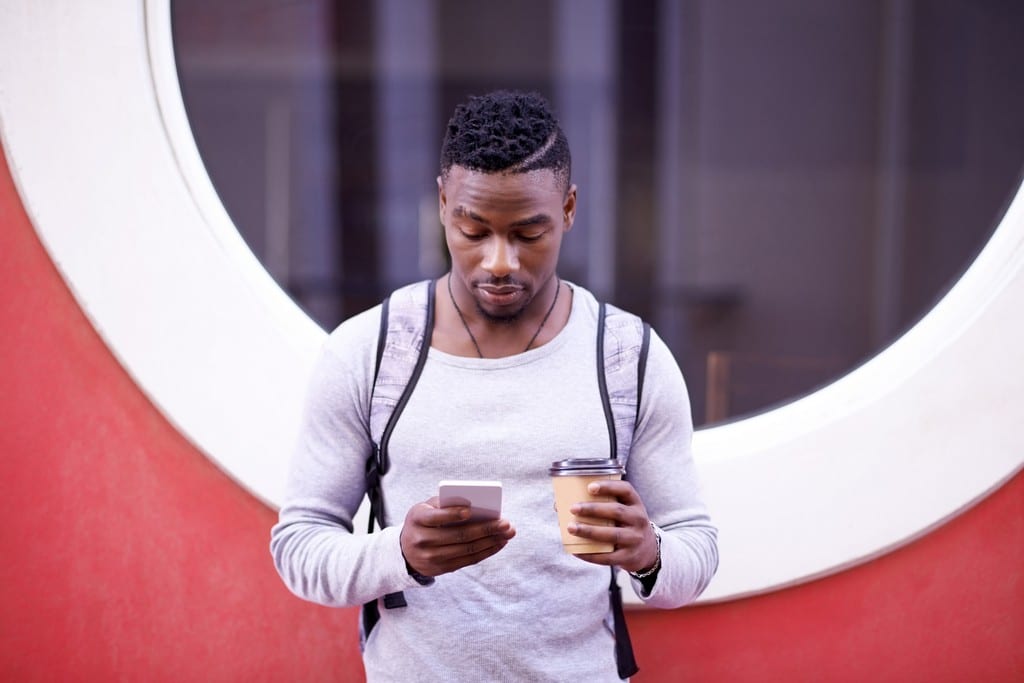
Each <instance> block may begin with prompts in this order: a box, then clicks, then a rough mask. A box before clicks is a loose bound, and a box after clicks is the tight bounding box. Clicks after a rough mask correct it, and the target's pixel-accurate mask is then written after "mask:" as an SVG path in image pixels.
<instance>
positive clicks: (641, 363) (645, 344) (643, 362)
mask: <svg viewBox="0 0 1024 683" xmlns="http://www.w3.org/2000/svg"><path fill="white" fill-rule="evenodd" d="M650 350H651V325H650V323H648V322H644V329H643V338H642V340H641V341H640V357H639V358H637V361H636V417H634V418H633V425H634V427H635V426H636V424H637V423H638V422H640V399H642V398H643V396H644V375H645V374H646V373H647V352H648V351H650Z"/></svg>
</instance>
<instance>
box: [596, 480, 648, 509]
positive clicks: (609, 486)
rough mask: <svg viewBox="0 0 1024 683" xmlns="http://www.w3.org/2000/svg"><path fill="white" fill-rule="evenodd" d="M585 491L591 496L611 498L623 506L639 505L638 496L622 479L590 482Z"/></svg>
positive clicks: (631, 486) (630, 485)
mask: <svg viewBox="0 0 1024 683" xmlns="http://www.w3.org/2000/svg"><path fill="white" fill-rule="evenodd" d="M587 491H588V492H589V493H590V495H592V496H613V497H614V498H616V499H617V500H618V501H619V502H620V503H623V504H625V505H636V504H639V503H640V495H639V494H638V493H637V492H636V489H634V488H633V485H632V484H630V483H629V482H628V481H625V480H624V479H602V480H600V481H592V482H590V484H588V485H587Z"/></svg>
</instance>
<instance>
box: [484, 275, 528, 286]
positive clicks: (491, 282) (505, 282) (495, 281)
mask: <svg viewBox="0 0 1024 683" xmlns="http://www.w3.org/2000/svg"><path fill="white" fill-rule="evenodd" d="M473 284H475V285H487V286H489V287H521V288H524V289H525V288H526V285H525V284H524V283H522V282H520V281H519V280H517V279H515V278H514V277H490V278H487V279H486V280H476V281H475V282H474V283H473Z"/></svg>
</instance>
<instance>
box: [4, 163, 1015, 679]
mask: <svg viewBox="0 0 1024 683" xmlns="http://www.w3.org/2000/svg"><path fill="white" fill-rule="evenodd" d="M0 288H2V292H3V295H2V298H0V482H2V484H0V486H2V490H0V494H2V495H0V519H2V520H3V523H2V525H0V680H5V681H7V680H10V681H24V680H81V681H93V680H95V681H107V680H146V681H161V680H167V681H185V680H203V681H238V680H247V681H248V680H254V681H255V680H262V681H295V680H305V681H319V680H338V681H347V680H361V679H362V667H361V664H360V662H359V655H358V649H357V646H356V619H355V617H356V612H355V610H330V609H326V608H321V607H318V606H315V605H311V604H308V603H305V602H302V601H300V600H298V599H297V598H294V597H292V596H291V595H290V594H289V593H288V592H287V591H286V590H285V589H284V587H283V586H282V584H281V583H280V581H279V580H278V578H277V575H276V574H275V573H274V570H273V567H272V565H271V562H270V556H269V553H268V551H267V542H268V533H269V528H270V526H271V524H272V523H273V520H274V513H273V512H272V511H271V510H269V509H267V508H266V507H265V506H264V505H262V504H260V503H259V502H257V501H256V500H255V499H253V498H252V497H251V496H249V495H248V494H247V493H245V492H244V491H242V490H241V489H240V488H238V487H237V486H236V485H235V483H234V482H233V481H232V480H231V479H230V478H228V477H227V476H225V475H224V474H223V473H222V472H220V471H219V470H218V469H217V468H216V467H215V466H213V465H212V464H211V463H210V461H208V460H207V459H206V458H205V457H204V456H203V455H202V454H201V453H199V452H198V451H197V450H196V449H195V448H193V447H192V446H191V445H190V444H189V443H188V442H187V441H186V440H185V439H184V438H182V436H181V435H180V434H178V433H177V432H176V431H175V430H174V429H173V428H172V427H171V426H170V425H169V424H168V423H167V422H166V421H165V420H164V419H163V418H162V417H161V416H160V415H159V413H158V412H157V411H156V409H155V408H154V407H153V406H152V404H150V403H149V402H148V400H147V399H146V398H145V397H144V396H143V395H142V393H141V392H140V391H139V389H138V387H136V386H135V384H134V383H133V382H132V380H131V378H130V377H128V376H127V375H126V374H125V372H124V371H123V370H122V369H121V367H120V366H119V365H118V364H117V362H116V361H115V359H114V358H113V357H112V356H111V354H110V353H109V351H108V350H107V349H106V347H105V346H104V345H103V343H102V341H101V340H100V339H99V337H98V336H97V335H96V333H95V332H94V331H93V329H92V327H91V326H90V324H89V322H88V321H87V320H86V319H85V317H84V316H83V314H82V312H81V310H80V309H79V308H78V306H77V305H76V304H75V302H74V300H73V298H72V297H71V294H70V293H69V292H68V290H67V288H66V287H65V285H64V283H63V281H62V280H61V279H60V277H59V275H58V273H57V272H56V270H55V269H54V266H53V264H52V263H51V262H50V260H49V258H48V257H47V255H46V252H45V251H44V249H43V247H42V246H41V244H40V243H39V241H38V239H37V237H36V235H35V233H34V231H33V230H32V228H31V225H30V224H29V221H28V219H27V217H26V216H25V213H24V210H23V208H22V205H21V203H20V200H19V198H18V196H17V193H16V192H15V190H14V187H13V184H12V182H11V179H10V175H9V172H8V170H7V166H6V164H5V163H0ZM1022 567H1024V474H1018V475H1017V476H1016V477H1015V478H1014V479H1013V480H1012V481H1011V482H1010V483H1008V484H1006V485H1004V486H1003V487H1002V488H1001V489H1000V490H999V491H997V492H996V493H995V494H994V495H992V496H990V497H989V498H987V499H986V500H985V501H983V502H982V503H980V504H979V505H978V506H976V507H975V508H973V509H972V510H970V511H969V512H967V513H966V514H964V515H961V516H960V517H958V518H957V519H955V520H954V521H952V522H951V523H949V524H946V525H945V526H943V527H942V528H940V529H938V530H937V531H935V532H933V533H931V534H929V535H927V536H926V537H924V538H923V539H921V540H919V541H917V542H915V543H913V544H911V545H909V546H907V547H905V548H902V549H900V550H898V551H896V552H893V553H890V554H888V555H886V556H884V557H882V558H880V559H877V560H875V561H873V562H870V563H868V564H865V565H863V566H860V567H857V568H855V569H852V570H849V571H846V572H843V573H841V574H838V575H836V576H832V577H829V578H826V579H822V580H820V581H816V582H813V583H810V584H806V585H803V586H799V587H796V588H792V589H788V590H784V591H778V592H775V593H772V594H769V595H765V596H761V597H757V598H751V599H746V600H739V601H733V602H728V603H723V604H719V605H709V606H706V607H696V608H690V609H684V610H679V611H674V612H657V611H652V612H631V613H630V622H631V625H632V631H633V637H634V642H635V645H636V648H637V650H638V658H639V661H640V664H641V669H642V671H641V673H640V675H638V676H637V677H636V678H637V680H643V681H677V680H688V681H799V680H807V681H867V680H870V681H886V680H892V681H908V680H929V681H963V680H976V681H1015V680H1017V681H1019V680H1024V647H1022V646H1021V643H1024V578H1022V577H1024V571H1022ZM453 637H454V638H455V639H456V641H457V634H453Z"/></svg>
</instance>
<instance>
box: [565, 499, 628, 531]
mask: <svg viewBox="0 0 1024 683" xmlns="http://www.w3.org/2000/svg"><path fill="white" fill-rule="evenodd" d="M569 511H570V512H572V514H573V515H575V516H576V517H590V518H594V519H607V520H609V521H611V522H615V524H616V525H618V526H641V525H642V524H643V522H644V520H645V519H646V513H645V512H644V510H643V509H642V508H638V507H636V506H630V505H623V504H622V503H599V502H586V501H584V502H580V503H575V504H574V505H573V506H572V507H571V508H570V509H569Z"/></svg>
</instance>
